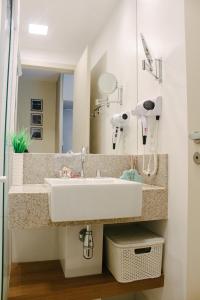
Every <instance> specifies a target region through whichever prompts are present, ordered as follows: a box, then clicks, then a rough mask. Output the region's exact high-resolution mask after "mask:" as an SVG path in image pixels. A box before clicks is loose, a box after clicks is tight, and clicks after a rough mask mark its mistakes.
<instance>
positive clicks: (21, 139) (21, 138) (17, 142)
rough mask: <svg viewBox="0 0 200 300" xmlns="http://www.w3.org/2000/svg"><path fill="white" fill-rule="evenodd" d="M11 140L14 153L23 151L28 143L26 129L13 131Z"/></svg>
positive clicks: (28, 138) (26, 148)
mask: <svg viewBox="0 0 200 300" xmlns="http://www.w3.org/2000/svg"><path fill="white" fill-rule="evenodd" d="M11 142H12V146H13V150H14V152H15V153H24V152H25V151H27V150H28V147H29V145H30V137H29V135H28V134H27V132H26V130H25V129H22V130H20V131H19V132H17V133H13V135H12V136H11Z"/></svg>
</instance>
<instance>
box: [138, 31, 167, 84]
mask: <svg viewBox="0 0 200 300" xmlns="http://www.w3.org/2000/svg"><path fill="white" fill-rule="evenodd" d="M140 37H141V40H142V46H143V49H144V54H145V56H146V60H145V59H144V60H142V69H143V70H144V71H148V72H149V73H150V74H151V75H152V76H153V77H154V78H155V79H156V80H158V82H159V83H161V82H162V59H161V58H155V59H153V58H152V55H151V52H150V50H149V47H148V45H147V42H146V40H145V38H144V36H143V34H142V33H141V34H140Z"/></svg>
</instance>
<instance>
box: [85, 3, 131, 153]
mask: <svg viewBox="0 0 200 300" xmlns="http://www.w3.org/2000/svg"><path fill="white" fill-rule="evenodd" d="M91 71H92V73H91V74H92V78H91V83H92V86H91V89H92V97H91V98H92V104H91V108H93V107H94V103H95V99H97V97H99V96H100V95H98V91H97V80H98V76H99V75H100V73H101V72H105V71H107V72H111V73H113V74H114V75H115V76H116V78H117V80H118V82H119V84H120V85H123V87H124V93H123V94H124V99H123V101H124V103H123V106H120V105H118V104H112V105H111V106H110V108H105V109H103V110H102V113H101V114H100V115H99V116H97V117H96V118H95V119H91V131H90V135H91V136H90V139H91V141H90V144H91V150H92V152H94V153H107V154H109V153H113V150H112V126H111V124H110V118H111V116H112V115H113V114H114V113H118V112H120V111H127V110H128V111H130V110H131V109H133V108H134V107H135V105H136V103H137V42H136V0H122V1H120V4H119V5H118V6H117V7H116V9H115V10H114V11H113V14H112V16H111V17H110V19H109V20H108V23H107V24H106V25H105V27H104V28H103V29H102V31H101V33H100V34H99V36H98V37H97V39H96V41H95V42H94V43H93V45H92V46H91ZM116 95H117V94H116V93H115V94H114V96H112V99H116ZM136 150H137V123H136V119H135V118H131V123H130V126H129V128H128V129H127V132H126V134H125V138H124V139H123V140H122V143H121V145H120V148H119V149H118V151H115V152H114V153H119V154H120V153H133V152H136Z"/></svg>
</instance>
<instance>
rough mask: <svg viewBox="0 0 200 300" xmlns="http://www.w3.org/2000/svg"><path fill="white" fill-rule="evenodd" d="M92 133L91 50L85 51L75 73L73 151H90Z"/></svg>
mask: <svg viewBox="0 0 200 300" xmlns="http://www.w3.org/2000/svg"><path fill="white" fill-rule="evenodd" d="M89 132H90V70H89V49H88V47H87V48H86V49H85V50H84V52H83V54H82V56H81V58H80V60H79V62H78V64H77V66H76V69H75V72H74V100H73V133H72V150H73V151H74V152H80V151H81V148H82V147H83V146H84V147H86V148H88V149H89V144H90V142H89Z"/></svg>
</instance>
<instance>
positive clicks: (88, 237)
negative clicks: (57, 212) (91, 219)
mask: <svg viewBox="0 0 200 300" xmlns="http://www.w3.org/2000/svg"><path fill="white" fill-rule="evenodd" d="M79 239H80V241H81V242H82V243H83V257H84V258H85V259H91V258H93V249H94V241H93V234H92V229H91V225H87V226H86V228H83V229H82V230H81V231H80V232H79Z"/></svg>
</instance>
